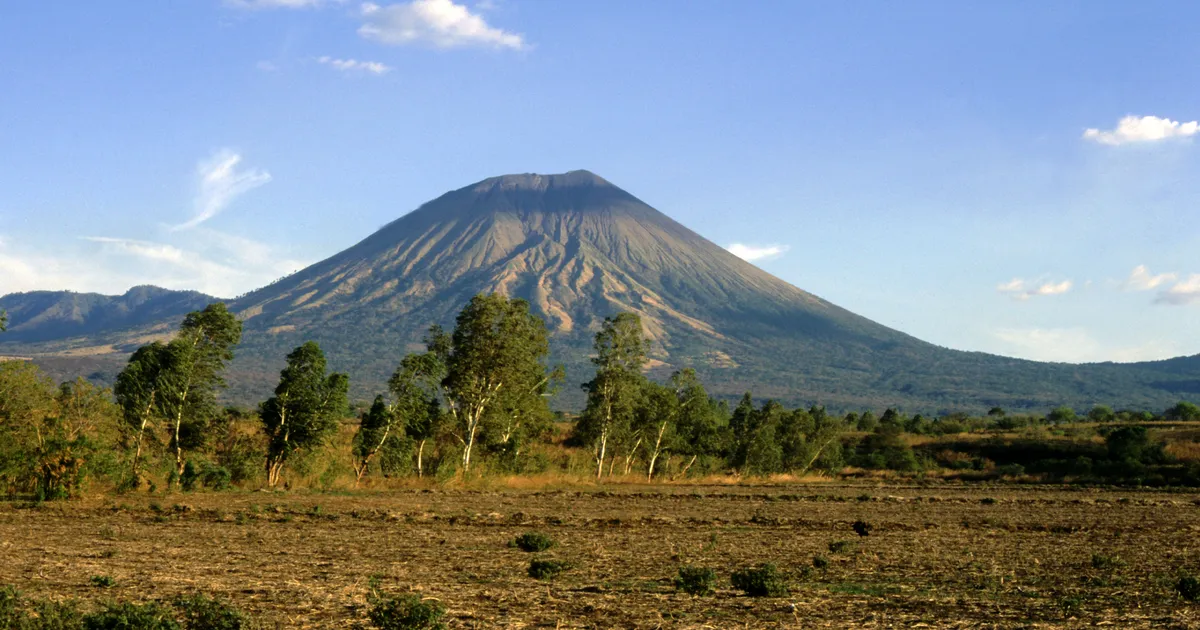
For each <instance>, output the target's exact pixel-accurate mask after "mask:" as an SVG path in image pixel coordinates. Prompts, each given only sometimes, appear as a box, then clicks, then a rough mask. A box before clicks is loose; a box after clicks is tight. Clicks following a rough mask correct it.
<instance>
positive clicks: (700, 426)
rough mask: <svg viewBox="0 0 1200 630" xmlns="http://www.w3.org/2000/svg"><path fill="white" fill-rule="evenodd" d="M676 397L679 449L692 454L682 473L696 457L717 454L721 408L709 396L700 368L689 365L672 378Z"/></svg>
mask: <svg viewBox="0 0 1200 630" xmlns="http://www.w3.org/2000/svg"><path fill="white" fill-rule="evenodd" d="M671 384H672V386H673V387H674V388H675V396H676V397H677V398H678V399H679V407H680V408H679V418H678V420H677V421H676V428H675V431H676V433H677V435H678V439H677V440H676V446H675V447H676V448H677V449H678V451H679V452H680V454H682V455H685V456H686V455H691V456H692V457H691V460H690V461H688V463H687V464H685V465H684V467H683V469H682V470H681V471H680V474H686V473H687V471H688V469H690V468H691V467H692V464H694V463H696V459H697V458H700V457H705V456H710V455H716V454H717V453H718V452H719V451H720V450H721V426H720V409H719V408H718V406H717V405H716V404H715V403H714V402H713V400H712V398H711V397H709V395H708V392H707V391H706V390H705V389H704V385H703V384H702V383H701V382H700V379H699V378H698V377H697V376H696V371H695V370H693V369H691V368H688V369H685V370H682V371H679V372H676V373H675V374H674V375H673V376H672V377H671Z"/></svg>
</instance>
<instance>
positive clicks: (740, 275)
mask: <svg viewBox="0 0 1200 630" xmlns="http://www.w3.org/2000/svg"><path fill="white" fill-rule="evenodd" d="M493 291H496V292H501V293H504V294H506V295H510V296H514V297H521V298H523V299H526V300H528V301H529V302H530V304H531V307H532V308H533V310H534V312H536V313H538V314H539V315H541V316H543V317H544V318H545V320H546V322H547V326H548V328H549V329H550V331H551V333H552V334H551V343H552V360H554V361H555V362H562V363H564V364H566V365H567V368H568V375H569V378H568V381H567V382H568V383H569V384H570V385H568V387H567V388H565V390H564V394H565V397H564V398H563V400H562V406H566V407H571V406H572V405H576V404H577V403H578V400H577V399H578V398H579V395H578V390H577V389H576V388H575V387H574V384H577V383H579V382H582V381H583V380H586V378H587V377H588V374H587V371H588V369H589V367H588V364H587V356H588V355H589V353H590V344H591V335H592V332H593V331H594V330H595V329H596V328H597V327H598V325H599V322H600V320H602V319H603V317H605V316H607V315H612V314H614V313H616V312H618V311H622V310H628V311H633V312H636V313H638V314H639V315H641V316H642V319H643V322H644V325H645V329H646V333H647V336H648V338H649V339H650V341H651V348H652V349H651V353H650V354H651V357H652V358H653V365H654V366H655V370H656V371H658V372H660V373H664V374H665V373H666V372H669V371H670V370H673V369H678V368H682V367H694V368H696V369H697V370H699V371H700V372H701V374H702V376H703V377H704V378H705V380H706V381H707V382H708V383H710V385H711V387H712V388H713V390H714V391H715V392H717V393H718V394H721V395H724V396H729V397H733V396H736V395H739V394H740V393H741V392H742V391H746V390H753V391H754V392H755V393H756V394H757V395H760V396H763V397H774V398H780V399H782V400H785V401H788V402H790V403H793V404H795V403H799V402H820V403H825V404H829V405H830V406H832V407H836V408H855V407H857V408H862V407H866V406H882V405H889V406H890V405H900V406H905V407H907V408H909V409H922V410H931V411H934V410H946V409H959V408H969V409H973V410H978V409H984V408H987V407H990V406H1006V407H1016V408H1035V407H1039V406H1052V405H1057V404H1076V405H1081V406H1083V405H1086V404H1095V403H1097V402H1105V403H1110V404H1118V405H1127V406H1146V407H1165V406H1166V404H1167V403H1170V402H1174V400H1175V399H1177V398H1178V397H1179V395H1180V393H1187V392H1191V391H1196V392H1200V355H1197V357H1195V358H1187V357H1180V358H1179V359H1178V360H1170V361H1175V362H1174V363H1172V362H1170V361H1167V362H1162V363H1161V364H1154V363H1143V364H1089V365H1070V364H1047V363H1037V362H1033V361H1025V360H1021V359H1011V358H1005V357H999V356H994V355H987V354H984V353H973V352H963V351H957V350H950V349H945V348H941V347H939V346H935V345H934V344H930V343H927V342H924V341H921V340H919V339H916V338H914V337H912V336H910V335H907V334H905V333H903V332H900V331H897V330H893V329H891V328H888V327H886V326H883V325H881V324H878V323H876V322H873V321H871V320H869V319H867V318H864V317H861V316H859V315H857V314H854V313H852V312H850V311H847V310H846V309H843V308H841V307H839V306H837V305H835V304H833V303H831V302H829V301H827V300H824V299H822V298H820V297H818V296H816V295H813V294H811V293H809V292H807V291H804V290H803V289H800V288H798V287H795V286H793V285H791V284H789V283H787V282H785V281H783V280H781V279H779V278H776V277H775V276H772V275H771V274H769V273H767V272H766V271H764V270H762V269H760V268H758V267H757V266H755V265H752V264H750V263H748V262H746V261H744V260H742V259H740V258H738V257H736V256H734V255H733V254H732V253H730V252H728V251H727V250H725V249H724V248H722V247H720V246H719V245H717V244H715V243H713V242H712V241H710V240H708V239H706V238H704V237H703V236H701V235H699V234H697V233H695V232H693V231H692V230H690V229H688V228H687V227H685V226H683V225H682V224H680V223H678V222H677V221H675V220H674V219H671V218H670V217H668V216H667V215H665V214H663V213H661V212H659V211H658V210H656V209H654V208H653V207H651V206H649V205H648V204H646V203H644V202H642V201H641V200H640V199H638V198H637V197H635V196H634V195H632V194H630V193H628V192H626V191H624V190H622V189H621V188H619V187H617V186H616V185H614V184H612V183H610V182H609V181H607V180H605V179H604V178H602V177H600V176H598V175H595V174H594V173H591V172H589V171H582V170H580V171H571V172H568V173H563V174H557V175H540V174H534V173H525V174H517V175H504V176H499V177H492V178H488V179H485V180H482V181H479V182H476V183H474V184H470V185H468V186H464V187H462V188H459V189H457V190H453V191H450V192H447V193H445V194H443V195H441V196H439V197H437V198H435V199H433V200H431V201H429V202H426V203H424V204H422V205H421V206H419V207H418V208H417V209H415V210H413V211H411V212H408V213H406V214H404V215H403V216H400V217H399V218H397V219H396V220H394V221H392V222H390V223H388V224H386V225H385V226H383V227H382V228H380V229H379V230H378V231H376V232H375V233H373V234H371V235H369V236H367V237H366V238H364V239H362V240H361V241H359V242H358V243H356V244H355V245H353V246H351V247H349V248H347V249H345V250H343V251H341V252H338V253H337V254H334V255H333V256H330V257H328V258H326V259H325V260H322V261H320V262H317V263H315V264H313V265H311V266H309V267H307V268H306V269H304V270H301V271H300V272H297V273H295V274H292V275H290V276H288V277H285V278H282V279H280V280H279V281H276V282H275V283H272V284H271V285H268V286H266V287H262V288H260V289H257V290H255V291H252V292H250V293H248V294H246V295H244V296H242V297H240V298H238V299H236V300H233V301H232V302H230V308H231V309H232V310H234V311H235V312H237V313H238V314H239V315H240V316H241V317H243V319H244V321H245V329H246V333H245V336H244V341H243V344H242V346H241V347H240V348H239V350H238V357H239V358H238V359H237V360H236V361H235V363H234V365H233V368H232V372H231V374H230V379H229V380H230V381H231V382H232V383H238V384H239V385H238V389H237V390H235V391H233V392H232V394H233V395H234V397H236V398H241V399H244V400H246V401H254V400H256V399H257V398H258V397H261V396H262V395H263V393H265V392H267V391H269V388H270V386H271V385H272V381H273V379H274V378H275V376H276V374H277V373H278V369H279V366H280V364H281V363H282V357H283V356H284V355H286V353H287V352H288V351H289V350H290V349H291V348H292V347H295V346H296V345H299V343H301V342H303V341H306V340H309V339H312V340H316V341H318V342H320V343H321V344H322V347H324V348H325V349H326V352H327V354H328V355H329V356H330V362H331V366H332V367H334V368H336V369H339V370H344V371H349V372H350V373H351V377H352V382H354V383H356V384H357V385H358V388H357V389H356V390H355V394H356V395H358V396H360V397H363V398H369V397H370V396H372V395H373V394H374V393H376V392H378V391H382V383H383V382H384V381H385V380H386V378H387V376H388V375H389V374H390V372H391V371H392V370H393V369H394V368H395V366H396V364H397V363H398V361H399V359H400V358H401V356H402V355H403V354H404V353H405V352H408V351H412V350H415V349H418V348H419V347H420V345H419V342H420V339H421V336H422V334H423V333H424V331H425V330H426V329H427V327H428V326H429V325H430V324H435V323H436V324H442V325H447V326H448V325H452V323H453V318H454V315H455V314H456V313H457V311H458V309H460V308H461V307H462V305H463V304H465V303H466V301H467V300H469V299H470V297H472V296H473V295H475V294H477V293H487V292H493ZM127 332H128V334H127V335H126V337H127V339H136V338H138V337H137V335H135V334H133V333H134V331H132V330H130V331H127ZM109 336H110V337H113V339H109V340H105V339H90V340H80V341H79V343H80V344H83V343H88V342H100V341H104V342H105V343H109V344H110V345H112V347H114V348H116V349H118V350H121V351H126V352H127V351H128V350H129V349H131V348H129V347H128V346H129V342H128V341H126V342H124V345H122V342H121V340H120V339H116V337H119V335H116V334H114V335H109ZM77 345H78V344H77ZM6 346H13V344H10V343H8V342H7V340H4V341H0V352H5V347H6ZM52 346H53V344H43V346H41V347H40V348H39V347H25V348H22V347H20V346H19V345H18V346H14V349H15V350H24V351H26V352H28V353H31V354H35V353H36V352H35V351H39V350H40V351H42V353H43V355H47V356H53V352H49V351H51V350H54V348H53V347H52ZM100 347H103V346H100ZM59 352H61V350H59Z"/></svg>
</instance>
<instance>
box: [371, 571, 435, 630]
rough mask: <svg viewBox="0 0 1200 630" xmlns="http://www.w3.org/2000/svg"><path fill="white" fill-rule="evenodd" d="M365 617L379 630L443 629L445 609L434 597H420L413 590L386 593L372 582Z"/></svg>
mask: <svg viewBox="0 0 1200 630" xmlns="http://www.w3.org/2000/svg"><path fill="white" fill-rule="evenodd" d="M367 603H368V605H369V606H370V608H369V610H368V611H367V617H368V619H370V620H371V625H372V626H373V627H375V628H379V629H380V630H442V629H443V628H445V627H446V624H445V623H444V622H443V621H442V617H443V616H445V614H446V609H445V607H443V606H442V605H441V603H440V602H438V601H437V600H434V599H422V598H421V596H420V595H417V594H414V593H404V594H401V595H386V594H384V593H382V592H380V591H379V586H378V583H377V582H374V581H373V582H372V584H371V588H370V592H369V593H368V595H367Z"/></svg>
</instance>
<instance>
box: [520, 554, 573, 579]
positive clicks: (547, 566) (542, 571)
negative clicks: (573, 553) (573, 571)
mask: <svg viewBox="0 0 1200 630" xmlns="http://www.w3.org/2000/svg"><path fill="white" fill-rule="evenodd" d="M570 568H571V565H570V564H568V563H567V562H564V561H562V560H539V559H537V558H534V559H533V560H531V561H530V562H529V577H531V578H534V579H538V580H550V579H554V578H556V577H558V574H560V573H562V572H563V571H566V570H567V569H570Z"/></svg>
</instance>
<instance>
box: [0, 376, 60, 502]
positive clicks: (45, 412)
mask: <svg viewBox="0 0 1200 630" xmlns="http://www.w3.org/2000/svg"><path fill="white" fill-rule="evenodd" d="M54 398H55V389H54V383H53V382H52V381H51V380H50V379H48V378H46V376H45V375H43V374H42V372H41V370H39V369H38V368H37V366H35V365H33V364H32V363H26V362H24V361H5V362H0V486H3V487H4V489H5V490H7V491H8V492H9V493H13V492H32V491H33V490H34V489H35V487H36V482H37V478H38V468H37V458H36V456H35V452H36V449H37V442H38V439H39V435H38V432H39V430H40V428H41V425H42V423H43V422H44V421H45V419H46V417H47V416H50V415H51V414H53V413H54V411H55V400H54Z"/></svg>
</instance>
